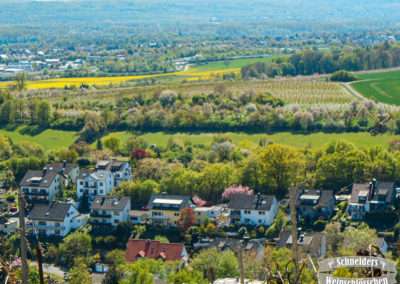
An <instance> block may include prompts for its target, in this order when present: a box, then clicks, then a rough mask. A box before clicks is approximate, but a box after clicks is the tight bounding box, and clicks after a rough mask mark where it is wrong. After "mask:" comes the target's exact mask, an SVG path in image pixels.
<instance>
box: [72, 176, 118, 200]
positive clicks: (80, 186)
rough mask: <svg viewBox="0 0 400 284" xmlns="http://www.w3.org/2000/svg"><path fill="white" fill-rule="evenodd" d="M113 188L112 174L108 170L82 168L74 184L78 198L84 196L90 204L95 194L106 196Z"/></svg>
mask: <svg viewBox="0 0 400 284" xmlns="http://www.w3.org/2000/svg"><path fill="white" fill-rule="evenodd" d="M113 188H114V179H113V175H112V173H111V172H110V171H108V170H88V169H83V170H81V171H80V173H79V177H78V180H77V186H76V189H77V196H78V199H79V200H81V199H82V198H83V197H85V196H86V197H87V198H88V201H89V204H91V203H92V202H93V200H94V199H95V197H96V196H106V195H108V194H109V193H111V191H112V190H113Z"/></svg>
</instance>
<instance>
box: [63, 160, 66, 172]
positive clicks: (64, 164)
mask: <svg viewBox="0 0 400 284" xmlns="http://www.w3.org/2000/svg"><path fill="white" fill-rule="evenodd" d="M66 167H67V160H64V161H63V170H64V169H65V168H66Z"/></svg>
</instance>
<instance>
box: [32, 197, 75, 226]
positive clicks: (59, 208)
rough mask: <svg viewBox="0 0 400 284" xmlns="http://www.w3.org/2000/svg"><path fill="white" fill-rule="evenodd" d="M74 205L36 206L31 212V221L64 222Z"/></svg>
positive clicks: (61, 203) (51, 204) (57, 203)
mask: <svg viewBox="0 0 400 284" xmlns="http://www.w3.org/2000/svg"><path fill="white" fill-rule="evenodd" d="M72 206H73V205H72V204H71V203H66V202H52V203H50V204H35V205H34V206H33V208H32V210H31V211H30V212H29V215H28V217H29V219H31V220H43V221H61V222H62V221H64V220H65V217H66V216H67V213H68V211H69V210H70V208H71V207H72Z"/></svg>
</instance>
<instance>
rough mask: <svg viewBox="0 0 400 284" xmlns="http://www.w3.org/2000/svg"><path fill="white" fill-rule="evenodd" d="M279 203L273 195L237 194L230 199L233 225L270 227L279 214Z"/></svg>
mask: <svg viewBox="0 0 400 284" xmlns="http://www.w3.org/2000/svg"><path fill="white" fill-rule="evenodd" d="M278 207H279V205H278V201H277V200H276V198H275V196H272V195H261V194H257V195H247V194H236V195H233V196H232V197H231V198H230V201H229V204H228V208H229V209H230V211H231V213H230V217H231V223H233V224H240V225H251V226H259V225H264V226H270V225H271V224H272V222H273V221H274V219H275V216H276V214H277V213H278Z"/></svg>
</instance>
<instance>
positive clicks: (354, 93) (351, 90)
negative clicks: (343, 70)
mask: <svg viewBox="0 0 400 284" xmlns="http://www.w3.org/2000/svg"><path fill="white" fill-rule="evenodd" d="M340 85H342V87H343V88H345V89H346V91H348V92H349V93H350V94H351V95H352V96H353V97H355V98H357V99H359V100H367V98H366V97H364V96H363V95H362V94H360V93H359V92H357V91H356V90H355V89H354V88H353V87H352V86H351V83H340Z"/></svg>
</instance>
